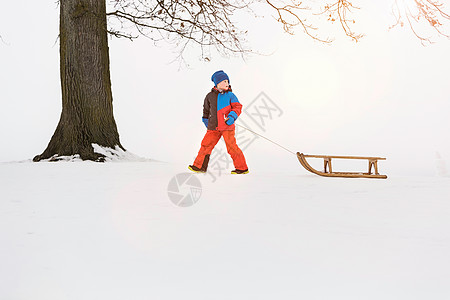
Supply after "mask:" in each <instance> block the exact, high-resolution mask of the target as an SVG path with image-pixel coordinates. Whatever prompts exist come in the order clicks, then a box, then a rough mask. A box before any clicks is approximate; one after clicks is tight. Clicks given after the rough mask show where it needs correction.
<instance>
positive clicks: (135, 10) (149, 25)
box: [33, 0, 450, 161]
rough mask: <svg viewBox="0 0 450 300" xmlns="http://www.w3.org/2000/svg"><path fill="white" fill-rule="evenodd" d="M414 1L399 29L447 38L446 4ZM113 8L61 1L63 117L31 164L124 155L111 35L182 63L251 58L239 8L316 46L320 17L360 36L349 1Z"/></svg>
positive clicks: (184, 1) (134, 0)
mask: <svg viewBox="0 0 450 300" xmlns="http://www.w3.org/2000/svg"><path fill="white" fill-rule="evenodd" d="M398 1H404V0H395V4H396V7H397V8H399V7H400V6H399V4H398ZM410 1H414V3H415V7H416V8H417V12H416V13H413V12H411V10H401V9H400V8H399V9H398V10H397V14H396V17H397V20H398V22H397V24H403V23H402V22H403V21H402V20H403V19H404V18H407V20H408V22H409V24H410V25H411V29H413V32H414V33H415V34H416V35H417V36H418V37H419V38H420V39H421V40H422V41H427V38H424V37H421V36H420V35H419V34H418V33H417V32H416V31H415V30H414V28H413V25H412V22H411V19H413V20H416V21H420V20H422V19H424V20H426V21H427V22H428V24H429V25H430V26H432V27H433V28H434V29H435V30H437V31H438V32H439V33H440V34H441V35H444V33H443V32H442V31H441V30H440V26H441V25H442V23H443V22H444V21H446V20H450V18H449V16H448V15H447V14H446V13H444V11H443V8H442V4H440V3H439V2H437V1H435V0H410ZM311 3H312V4H313V5H314V3H316V2H315V1H312V2H311ZM109 4H110V6H109V11H108V12H107V5H106V0H60V1H59V6H60V35H59V39H60V76H61V89H62V113H61V117H60V121H59V123H58V126H57V128H56V130H55V133H54V134H53V136H52V138H51V140H50V142H49V144H48V146H47V148H46V149H45V150H44V152H43V153H42V154H41V155H37V156H36V157H35V158H34V159H33V160H34V161H40V160H42V159H49V158H50V160H58V158H59V157H60V156H69V155H75V154H78V155H80V157H81V159H83V160H94V161H102V159H103V157H102V155H101V154H98V153H95V152H94V149H93V147H92V144H93V143H95V144H98V145H100V146H104V147H110V148H115V147H120V148H121V149H123V150H125V149H124V148H123V146H122V145H121V143H120V139H119V134H118V131H117V126H116V123H115V120H114V116H113V105H112V101H113V100H112V92H111V81H110V69H109V48H108V34H110V35H112V36H115V37H119V38H121V37H122V38H128V39H131V40H133V39H135V38H137V37H138V36H140V35H144V36H147V37H149V38H151V39H153V40H155V41H159V40H165V41H168V42H172V43H174V44H175V45H177V46H178V47H179V52H180V57H182V53H183V51H184V50H185V49H186V47H187V46H188V45H189V44H196V45H197V46H199V48H200V51H201V56H202V57H203V58H204V59H205V60H209V59H210V53H209V51H210V49H212V48H213V49H216V50H217V51H218V52H219V53H221V54H225V55H227V54H230V53H231V54H245V53H249V52H251V51H250V49H248V48H247V47H246V45H245V34H246V32H245V31H243V30H241V29H239V28H237V27H236V26H235V25H234V22H233V20H232V16H233V14H234V13H236V12H237V11H242V10H245V11H246V12H247V13H249V14H251V15H255V13H254V12H253V10H252V5H254V4H264V5H266V6H267V7H268V8H271V9H273V12H274V14H275V15H276V19H277V21H278V22H279V23H280V24H281V25H282V26H283V29H284V31H286V32H287V33H289V34H293V33H294V29H295V28H296V27H299V28H301V29H302V30H303V32H304V33H306V34H307V35H308V36H310V37H311V38H313V39H314V40H317V41H320V42H323V43H330V42H331V41H332V40H331V39H328V38H322V37H320V36H319V35H318V34H317V27H315V26H314V25H313V24H312V23H310V22H309V21H308V20H311V19H314V18H322V19H326V20H327V21H330V22H332V23H333V24H337V25H338V26H339V27H340V28H341V29H342V30H343V32H344V33H345V35H346V36H348V37H349V38H351V39H352V40H354V41H358V40H360V39H361V38H362V36H363V35H362V34H358V33H355V32H354V31H353V30H352V29H351V26H352V25H353V24H354V23H355V20H353V19H352V18H350V15H351V14H352V12H353V11H354V10H355V9H357V8H356V7H355V6H353V4H352V2H351V1H348V0H332V1H331V2H324V3H323V5H322V6H320V8H319V10H318V11H317V12H316V13H315V12H313V11H312V8H311V7H310V6H308V5H306V4H304V3H303V2H300V1H298V0H242V1H231V0H181V1H178V0H110V3H109ZM394 14H395V12H394ZM394 26H395V25H394Z"/></svg>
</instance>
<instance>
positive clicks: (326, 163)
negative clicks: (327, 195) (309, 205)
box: [297, 152, 387, 179]
mask: <svg viewBox="0 0 450 300" xmlns="http://www.w3.org/2000/svg"><path fill="white" fill-rule="evenodd" d="M306 157H311V158H323V171H318V170H316V169H314V168H313V167H311V165H310V164H309V163H308V162H307V161H306ZM297 158H298V160H299V161H300V164H301V165H302V166H303V167H304V168H305V169H306V170H308V171H310V172H312V173H314V174H317V175H320V176H326V177H348V178H381V179H386V178H387V176H386V175H381V174H379V173H378V161H379V160H386V158H384V157H361V156H332V155H307V154H303V153H300V152H297ZM332 159H362V160H367V161H368V162H369V171H368V172H367V173H357V172H333V168H332V166H331V161H332ZM372 167H373V170H374V173H372Z"/></svg>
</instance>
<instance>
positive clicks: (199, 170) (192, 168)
mask: <svg viewBox="0 0 450 300" xmlns="http://www.w3.org/2000/svg"><path fill="white" fill-rule="evenodd" d="M188 169H189V170H191V171H192V172H195V173H206V170H204V169H199V168H197V167H196V166H193V165H189V167H188Z"/></svg>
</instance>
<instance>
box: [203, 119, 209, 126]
mask: <svg viewBox="0 0 450 300" xmlns="http://www.w3.org/2000/svg"><path fill="white" fill-rule="evenodd" d="M202 121H203V123H205V126H206V128H208V122H209V120H208V119H207V118H202Z"/></svg>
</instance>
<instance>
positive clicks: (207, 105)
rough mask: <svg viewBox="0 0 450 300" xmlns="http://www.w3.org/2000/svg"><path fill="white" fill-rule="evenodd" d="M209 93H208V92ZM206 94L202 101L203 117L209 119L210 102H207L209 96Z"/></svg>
mask: <svg viewBox="0 0 450 300" xmlns="http://www.w3.org/2000/svg"><path fill="white" fill-rule="evenodd" d="M208 95H209V94H208ZM208 95H206V97H205V101H204V102H203V119H209V108H210V103H209V97H208Z"/></svg>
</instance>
